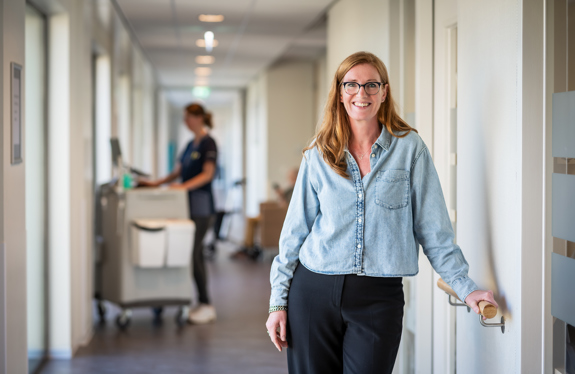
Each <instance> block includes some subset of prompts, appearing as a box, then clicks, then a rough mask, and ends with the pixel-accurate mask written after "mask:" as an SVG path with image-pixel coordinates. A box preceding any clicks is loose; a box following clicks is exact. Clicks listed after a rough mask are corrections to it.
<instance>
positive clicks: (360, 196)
mask: <svg viewBox="0 0 575 374" xmlns="http://www.w3.org/2000/svg"><path fill="white" fill-rule="evenodd" d="M358 174H359V172H358ZM356 177H357V179H356V186H357V187H356V188H357V201H358V203H357V245H356V256H355V259H356V263H355V268H356V272H358V273H359V272H361V270H362V269H361V268H362V266H361V264H362V262H363V260H362V257H363V250H362V248H363V244H362V243H363V223H362V221H363V220H362V217H363V211H364V208H365V204H364V193H363V183H362V182H361V178H360V175H357V176H356Z"/></svg>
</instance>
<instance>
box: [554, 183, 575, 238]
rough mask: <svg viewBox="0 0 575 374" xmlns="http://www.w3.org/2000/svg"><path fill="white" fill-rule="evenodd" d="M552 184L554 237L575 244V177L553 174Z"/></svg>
mask: <svg viewBox="0 0 575 374" xmlns="http://www.w3.org/2000/svg"><path fill="white" fill-rule="evenodd" d="M552 183H553V187H552V189H553V192H552V200H553V208H552V220H551V227H552V232H553V234H552V235H553V236H554V237H556V238H561V239H565V240H569V241H572V242H575V230H573V222H575V198H574V196H573V191H575V175H564V174H553V182H552Z"/></svg>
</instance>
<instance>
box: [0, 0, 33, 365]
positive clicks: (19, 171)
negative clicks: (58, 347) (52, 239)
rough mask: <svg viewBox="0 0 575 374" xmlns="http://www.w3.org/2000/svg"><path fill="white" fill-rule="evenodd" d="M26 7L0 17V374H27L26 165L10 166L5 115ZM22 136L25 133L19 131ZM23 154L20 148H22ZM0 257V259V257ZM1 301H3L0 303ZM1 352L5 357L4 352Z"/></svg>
mask: <svg viewBox="0 0 575 374" xmlns="http://www.w3.org/2000/svg"><path fill="white" fill-rule="evenodd" d="M25 6H26V4H25V2H23V1H19V0H5V1H3V2H2V10H1V11H0V14H1V17H2V20H1V21H0V24H1V27H2V33H1V35H2V42H1V43H2V44H1V47H0V50H1V51H2V59H1V60H0V61H1V64H2V80H3V84H2V87H3V89H2V121H3V124H4V125H3V131H2V132H1V135H0V136H1V137H2V143H1V144H2V154H1V156H0V157H1V162H0V168H1V171H0V180H1V181H2V189H1V190H0V192H1V195H0V207H1V208H0V209H1V211H2V214H1V215H0V246H1V245H2V244H3V245H4V259H3V260H4V261H2V259H0V262H3V264H1V265H3V266H4V268H3V269H2V270H0V275H3V276H4V278H3V279H1V280H0V282H1V283H2V286H1V287H5V288H4V290H5V293H2V292H0V308H2V307H3V306H4V305H2V304H3V302H2V301H4V302H5V307H6V309H5V310H2V311H0V314H1V315H0V317H2V320H0V333H3V334H2V338H3V342H2V343H0V373H24V372H27V367H28V365H27V346H26V312H25V311H26V271H25V269H26V218H25V188H24V184H25V165H26V163H25V160H24V162H23V163H21V164H17V165H11V160H10V151H11V141H10V140H11V137H10V134H11V131H10V130H11V110H10V108H11V107H10V102H11V100H10V63H11V62H16V63H19V64H21V65H24V59H25V56H24V55H25V49H24V19H25V11H26V8H25ZM25 71H26V70H25V68H24V70H23V72H24V74H23V76H22V83H21V84H22V86H21V87H22V92H21V93H22V96H21V97H24V96H23V95H25V94H26V92H25V79H26V73H25ZM24 109H25V108H24V102H23V101H22V124H23V126H25V117H24ZM22 130H23V131H24V130H25V127H23V129H22ZM23 146H24V149H23V153H22V154H25V146H26V145H25V144H23ZM0 256H1V254H0ZM2 296H4V300H1V299H2ZM4 347H5V351H4V349H2V348H4Z"/></svg>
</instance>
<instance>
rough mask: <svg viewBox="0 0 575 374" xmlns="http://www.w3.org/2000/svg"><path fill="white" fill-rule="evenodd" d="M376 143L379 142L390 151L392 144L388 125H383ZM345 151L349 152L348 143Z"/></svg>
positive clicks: (378, 143)
mask: <svg viewBox="0 0 575 374" xmlns="http://www.w3.org/2000/svg"><path fill="white" fill-rule="evenodd" d="M374 144H377V145H379V146H380V147H381V148H383V149H385V150H386V151H389V146H390V145H391V134H390V133H389V131H387V127H385V126H383V125H382V126H381V134H379V137H378V138H377V140H376V141H375V143H374ZM344 151H345V152H348V153H349V148H347V145H346V146H345V148H344Z"/></svg>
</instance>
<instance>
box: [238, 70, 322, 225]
mask: <svg viewBox="0 0 575 374" xmlns="http://www.w3.org/2000/svg"><path fill="white" fill-rule="evenodd" d="M319 63H320V64H321V61H320V62H319ZM315 65H316V64H315V63H314V62H311V61H307V62H303V61H300V62H297V61H290V62H282V63H278V64H276V65H274V66H272V67H270V68H269V69H268V70H266V71H265V72H263V73H262V74H261V75H260V76H258V77H257V78H256V79H254V80H253V81H252V82H251V83H250V85H249V86H248V90H247V100H246V101H247V102H246V111H247V112H246V144H245V147H246V154H247V160H246V165H247V170H246V176H247V186H246V188H247V194H246V199H247V202H246V210H247V215H248V216H257V215H258V214H259V204H260V203H261V202H263V201H266V200H273V199H275V198H276V197H275V194H274V193H273V190H272V185H273V184H274V183H278V184H279V185H280V186H282V187H286V186H287V185H288V181H287V174H288V171H289V170H290V169H291V168H297V167H299V165H300V162H301V158H302V153H301V152H302V150H303V148H305V147H306V146H307V145H308V144H309V143H310V141H311V139H312V137H313V135H314V134H315V125H316V123H317V120H316V116H317V106H316V103H317V101H318V97H317V94H318V92H321V90H319V89H318V90H317V91H316V88H315V83H316V82H318V81H322V79H320V78H321V77H319V76H318V75H317V73H323V72H324V71H325V70H324V69H321V65H320V68H319V69H318V68H317V66H315Z"/></svg>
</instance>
